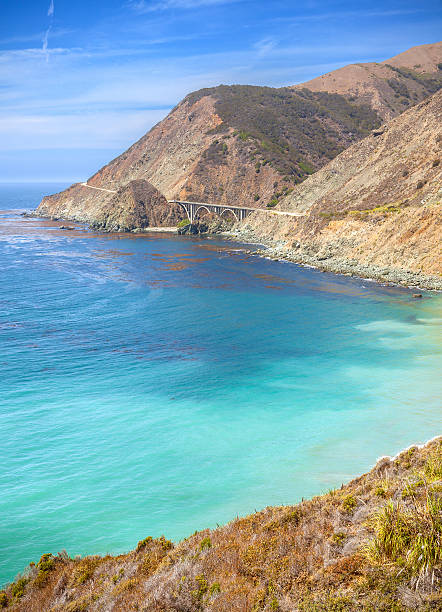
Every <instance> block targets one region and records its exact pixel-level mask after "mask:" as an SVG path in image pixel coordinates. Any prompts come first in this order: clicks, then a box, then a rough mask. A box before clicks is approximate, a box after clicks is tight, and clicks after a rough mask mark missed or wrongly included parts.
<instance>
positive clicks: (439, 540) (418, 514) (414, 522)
mask: <svg viewBox="0 0 442 612" xmlns="http://www.w3.org/2000/svg"><path fill="white" fill-rule="evenodd" d="M372 527H373V528H374V532H375V537H374V539H373V541H372V542H371V543H370V545H369V546H368V548H367V550H366V554H367V556H368V557H369V558H370V559H371V560H372V561H379V560H383V559H387V560H389V561H392V562H393V563H395V564H397V565H398V566H400V567H405V568H406V569H408V570H409V571H410V572H411V573H412V574H413V575H417V574H427V573H429V572H430V571H432V570H433V568H435V567H436V566H438V565H439V564H440V563H441V561H442V500H441V499H440V498H437V497H436V496H434V495H432V494H430V493H428V492H427V494H426V499H425V503H424V504H423V505H419V504H418V502H417V500H416V499H414V508H413V509H412V510H410V509H408V508H406V507H404V506H401V505H399V504H398V503H393V502H389V503H388V504H386V505H385V506H384V507H383V508H382V509H381V510H379V511H378V512H377V513H376V514H375V515H374V517H373V519H372Z"/></svg>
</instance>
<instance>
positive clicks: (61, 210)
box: [37, 45, 442, 223]
mask: <svg viewBox="0 0 442 612" xmlns="http://www.w3.org/2000/svg"><path fill="white" fill-rule="evenodd" d="M434 49H435V51H434V53H435V54H436V55H437V54H440V57H439V61H442V47H440V46H437V45H434ZM407 63H409V60H408V59H407ZM425 65H426V66H427V64H425ZM341 70H345V69H341ZM387 70H388V71H390V72H391V71H392V70H393V68H391V69H390V68H388V69H387ZM397 70H399V71H401V70H402V68H400V69H399V68H397V69H396V68H395V69H394V70H393V72H394V74H395V75H396V76H395V77H394V78H395V79H396V80H399V81H400V82H402V80H403V79H405V78H406V79H407V83H408V81H410V83H412V84H414V85H413V87H412V86H411V85H410V84H409V85H407V88H408V89H407V91H409V94H410V95H409V97H408V98H406V99H407V100H408V102H407V105H408V104H411V103H415V102H418V101H420V100H421V99H422V98H423V97H426V96H428V95H429V93H431V92H432V91H434V90H435V89H437V88H438V87H439V86H440V82H441V78H442V72H441V71H439V70H438V71H437V72H436V73H431V74H430V76H428V75H427V74H426V73H425V74H421V73H419V78H418V77H417V76H416V75H414V73H413V75H414V76H410V75H408V76H407V77H404V76H401V74H399V72H397ZM403 70H408V68H404V69H403ZM390 72H389V74H390ZM337 73H339V71H337V72H336V74H337ZM333 74H335V73H333ZM407 74H408V73H407ZM410 74H411V73H410ZM416 79H417V80H416ZM419 79H420V80H419ZM399 81H398V82H399ZM418 81H419V83H418ZM385 82H386V81H385ZM379 83H380V82H378V85H379ZM382 84H384V81H382ZM307 86H308V87H310V85H309V84H307V85H306V86H305V87H304V86H297V87H296V88H295V89H293V88H288V87H286V88H280V89H274V88H270V87H252V86H247V85H244V86H243V85H233V86H223V85H221V86H219V87H214V88H210V89H203V90H201V91H198V92H195V93H192V94H190V95H188V96H187V97H186V98H185V99H184V100H183V101H182V102H180V103H179V104H178V106H176V107H175V108H174V109H173V110H172V111H171V112H170V113H169V115H168V116H167V117H166V118H165V119H164V120H163V121H161V122H160V123H159V124H157V125H156V126H155V127H154V128H152V130H150V132H148V133H147V134H146V135H145V136H143V137H142V138H141V139H140V140H139V141H138V142H136V143H135V144H134V145H133V146H132V147H130V148H129V149H128V150H127V151H126V152H125V153H123V154H122V155H120V156H119V157H117V158H116V159H114V160H113V161H111V162H110V163H109V164H108V165H107V166H105V167H104V168H102V169H101V170H99V171H98V172H97V173H96V174H95V175H93V176H92V177H91V178H90V179H89V180H88V185H90V187H87V186H84V185H80V184H77V185H73V186H72V187H70V188H69V189H67V190H65V191H63V192H62V193H60V194H55V195H53V196H48V197H46V198H44V199H43V201H42V202H41V204H40V206H39V207H38V209H37V214H38V215H42V216H53V217H60V218H65V219H72V220H78V221H85V222H88V223H91V222H93V221H95V220H96V219H97V216H98V215H99V214H101V211H102V207H103V206H104V205H105V204H106V203H107V202H109V201H110V199H111V198H112V197H114V196H113V194H112V193H111V192H112V191H118V190H119V189H120V188H121V187H123V186H124V185H126V184H128V183H129V182H130V181H133V180H147V181H148V182H150V183H152V185H153V186H154V187H155V188H157V189H158V190H159V191H160V192H161V193H163V194H164V195H165V196H166V198H168V199H187V200H193V201H208V202H217V203H224V204H232V203H237V204H240V205H243V206H256V207H257V208H260V207H261V208H262V207H265V206H266V205H267V204H268V203H269V202H271V201H274V200H279V199H281V198H282V197H283V196H284V195H286V194H287V193H288V192H290V191H291V190H292V189H293V188H294V187H295V186H296V185H297V184H298V183H300V182H301V181H303V180H304V179H305V178H307V177H308V176H309V175H310V174H312V173H313V172H315V171H316V170H318V169H319V168H321V167H322V166H324V165H325V164H326V163H328V162H329V161H330V160H331V159H333V158H334V157H335V156H336V155H338V154H339V153H340V152H342V151H343V150H344V149H346V148H347V147H348V146H350V145H351V144H352V143H354V142H356V141H358V140H360V139H361V138H363V137H364V136H366V135H367V134H368V133H369V132H370V130H371V129H373V128H375V127H378V126H379V125H380V123H381V119H382V118H383V116H384V115H383V114H382V113H380V112H379V108H378V106H379V105H377V104H375V103H374V102H373V100H372V99H371V98H370V97H368V98H367V103H365V101H364V100H363V99H362V98H361V97H360V96H359V97H358V96H349V95H347V94H348V92H347V91H343V92H341V93H340V92H334V91H333V90H331V91H330V92H326V91H319V90H318V91H311V90H310V89H309V88H307ZM379 86H380V85H379ZM382 86H383V85H382ZM391 86H392V85H391ZM391 86H390V85H389V87H391ZM395 86H396V85H395ZM311 87H312V88H313V86H311ZM317 89H318V88H317ZM398 91H399V90H398ZM401 91H402V90H401ZM404 91H405V90H404ZM343 94H345V95H343ZM398 95H399V94H398ZM400 96H402V94H400ZM402 97H404V99H405V97H406V96H405V95H404V96H402ZM395 99H396V98H395ZM398 104H399V103H398ZM407 105H404V104H399V106H398V105H396V106H397V108H396V110H394V112H393V111H392V112H393V114H397V113H398V112H400V110H403V109H404V108H406V106H407ZM378 113H379V114H378ZM91 187H95V188H99V189H104V191H100V190H97V189H92V188H91ZM106 190H109V191H106Z"/></svg>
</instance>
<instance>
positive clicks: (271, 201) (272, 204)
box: [266, 198, 278, 208]
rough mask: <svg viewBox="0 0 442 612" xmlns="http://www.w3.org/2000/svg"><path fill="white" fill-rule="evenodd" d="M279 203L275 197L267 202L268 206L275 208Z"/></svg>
mask: <svg viewBox="0 0 442 612" xmlns="http://www.w3.org/2000/svg"><path fill="white" fill-rule="evenodd" d="M277 204H278V200H277V199H276V198H273V200H270V202H268V203H267V205H266V206H267V208H274V207H275V206H276V205H277Z"/></svg>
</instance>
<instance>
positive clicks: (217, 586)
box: [209, 582, 221, 595]
mask: <svg viewBox="0 0 442 612" xmlns="http://www.w3.org/2000/svg"><path fill="white" fill-rule="evenodd" d="M217 593H221V586H220V584H219V582H214V583H213V584H211V585H210V588H209V594H210V595H216V594H217Z"/></svg>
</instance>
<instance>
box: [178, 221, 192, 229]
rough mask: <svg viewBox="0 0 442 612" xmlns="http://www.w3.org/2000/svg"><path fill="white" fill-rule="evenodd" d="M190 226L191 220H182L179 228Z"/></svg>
mask: <svg viewBox="0 0 442 612" xmlns="http://www.w3.org/2000/svg"><path fill="white" fill-rule="evenodd" d="M189 224H190V219H182V220H181V221H180V222H179V223H178V225H177V227H186V225H189Z"/></svg>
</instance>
